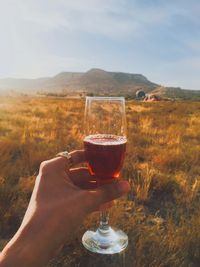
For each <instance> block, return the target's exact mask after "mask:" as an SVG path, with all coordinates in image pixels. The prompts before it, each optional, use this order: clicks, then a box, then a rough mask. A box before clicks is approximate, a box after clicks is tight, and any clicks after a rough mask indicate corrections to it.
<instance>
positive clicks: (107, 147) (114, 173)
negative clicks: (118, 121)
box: [84, 134, 127, 184]
mask: <svg viewBox="0 0 200 267" xmlns="http://www.w3.org/2000/svg"><path fill="white" fill-rule="evenodd" d="M126 142H127V140H126V137H123V136H116V135H107V134H98V135H89V136H86V137H85V139H84V148H85V156H86V161H87V163H88V168H89V171H90V173H91V174H92V175H94V176H95V178H96V180H97V181H98V182H99V183H100V184H104V183H108V182H110V181H111V180H112V179H115V178H118V177H119V174H120V169H121V168H122V165H123V161H124V157H125V152H126Z"/></svg>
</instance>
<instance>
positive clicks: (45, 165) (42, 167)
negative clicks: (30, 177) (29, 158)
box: [39, 160, 49, 173]
mask: <svg viewBox="0 0 200 267" xmlns="http://www.w3.org/2000/svg"><path fill="white" fill-rule="evenodd" d="M48 165H49V161H48V160H45V161H42V162H41V164H40V170H39V172H40V173H43V172H46V171H47V170H48Z"/></svg>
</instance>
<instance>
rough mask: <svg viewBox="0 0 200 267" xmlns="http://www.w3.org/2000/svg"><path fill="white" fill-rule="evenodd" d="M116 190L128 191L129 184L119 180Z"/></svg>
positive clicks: (122, 192) (123, 192)
mask: <svg viewBox="0 0 200 267" xmlns="http://www.w3.org/2000/svg"><path fill="white" fill-rule="evenodd" d="M118 190H119V192H120V193H121V194H125V193H128V192H129V191H130V184H129V182H127V181H120V182H119V183H118Z"/></svg>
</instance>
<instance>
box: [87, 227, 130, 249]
mask: <svg viewBox="0 0 200 267" xmlns="http://www.w3.org/2000/svg"><path fill="white" fill-rule="evenodd" d="M82 243H83V245H84V247H85V248H86V249H88V250H89V251H91V252H96V253H100V254H115V253H119V252H121V251H123V250H124V249H125V248H126V247H127V245H128V236H127V235H126V234H125V233H124V232H123V231H121V230H116V231H115V230H113V229H112V228H111V227H109V228H108V229H107V230H106V231H103V230H101V229H100V228H99V229H97V231H96V232H93V231H87V232H85V234H84V235H83V237H82Z"/></svg>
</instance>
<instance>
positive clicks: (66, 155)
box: [56, 151, 73, 168]
mask: <svg viewBox="0 0 200 267" xmlns="http://www.w3.org/2000/svg"><path fill="white" fill-rule="evenodd" d="M56 157H63V158H66V159H67V160H68V164H69V168H71V167H72V165H73V162H72V156H71V155H70V154H69V152H67V151H63V152H59V153H58V154H56Z"/></svg>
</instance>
